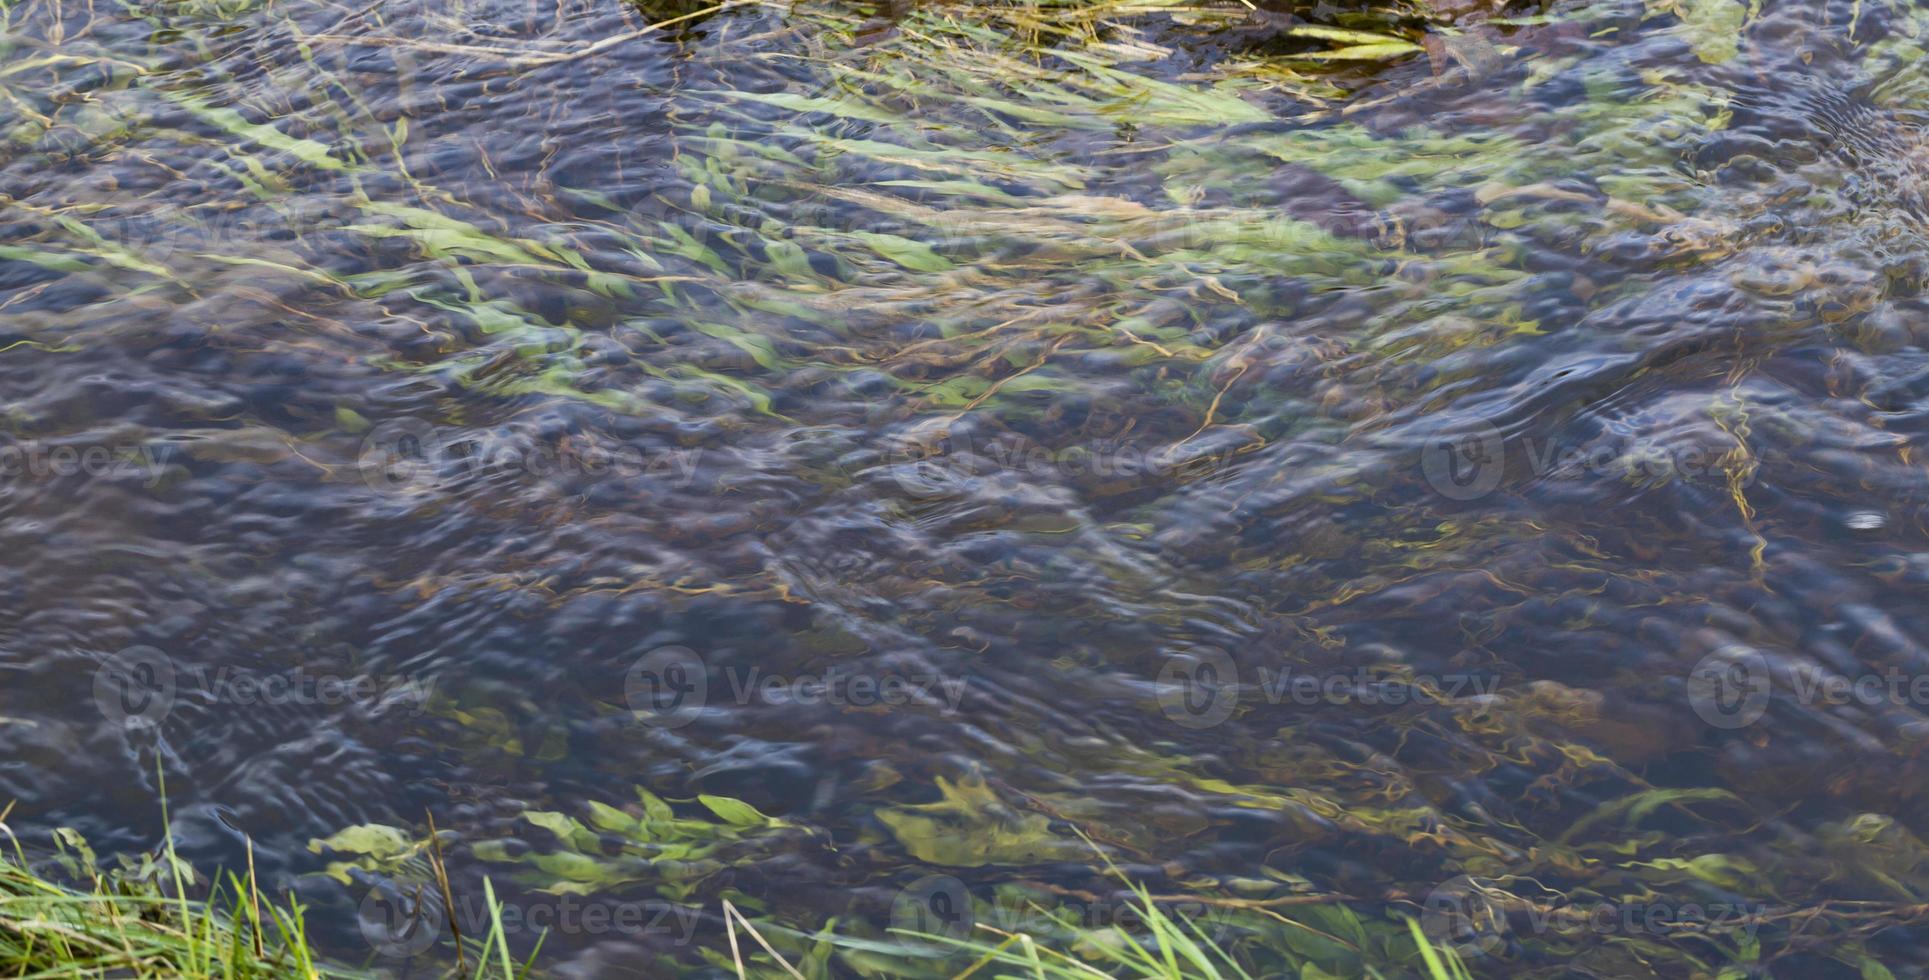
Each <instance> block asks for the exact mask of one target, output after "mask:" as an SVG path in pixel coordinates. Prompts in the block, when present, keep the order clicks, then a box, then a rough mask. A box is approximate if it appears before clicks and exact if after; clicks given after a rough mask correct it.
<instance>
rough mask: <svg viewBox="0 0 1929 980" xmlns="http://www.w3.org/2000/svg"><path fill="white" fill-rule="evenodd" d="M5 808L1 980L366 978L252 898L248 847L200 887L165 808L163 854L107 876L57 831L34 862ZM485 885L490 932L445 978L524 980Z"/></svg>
mask: <svg viewBox="0 0 1929 980" xmlns="http://www.w3.org/2000/svg"><path fill="white" fill-rule="evenodd" d="M12 810H13V804H11V803H9V804H8V805H7V806H6V808H5V809H4V810H0V833H3V834H5V835H6V838H7V841H8V843H9V844H11V845H12V853H11V854H7V853H5V852H3V851H0V975H5V976H9V977H16V978H54V980H61V978H78V977H103V976H112V977H134V978H141V980H162V978H167V980H172V978H193V980H215V978H220V980H250V978H257V977H278V978H279V977H299V978H304V980H351V978H361V977H366V976H369V975H370V974H368V973H366V972H364V971H360V970H356V969H351V968H346V967H343V966H340V965H337V964H333V963H329V962H327V961H325V960H324V959H322V958H321V957H319V956H318V955H317V953H316V952H315V950H314V948H313V946H312V944H311V943H310V942H309V938H308V926H307V921H306V919H305V916H304V910H303V907H302V905H301V904H300V902H298V901H296V900H295V898H294V896H293V895H289V896H287V898H286V900H285V901H278V900H276V899H274V898H273V897H272V896H264V895H262V893H261V889H260V887H259V885H258V883H257V881H256V878H255V873H254V867H253V857H254V855H253V851H252V849H250V851H249V867H248V869H247V874H246V876H245V877H243V876H242V875H238V874H233V873H230V874H228V875H227V880H226V881H225V882H224V881H222V880H221V878H220V877H219V876H216V877H215V878H213V879H212V880H211V881H209V882H208V883H207V886H206V888H205V890H203V889H202V888H201V887H200V886H199V885H198V877H197V875H196V873H195V871H194V869H193V868H191V867H189V866H188V864H187V863H186V862H184V861H182V860H181V859H180V858H179V857H178V856H176V854H175V852H174V843H173V834H172V832H171V829H168V828H169V824H168V822H167V816H166V814H167V807H166V804H165V802H163V804H162V808H161V812H162V826H163V828H164V829H166V830H167V832H166V833H164V837H165V839H166V841H167V843H166V844H165V845H164V846H163V848H162V850H161V853H160V854H158V855H154V854H144V855H142V856H141V857H140V858H138V859H127V858H123V859H122V860H121V862H120V863H121V866H120V867H118V868H111V869H103V868H101V867H100V865H99V863H98V862H97V861H96V859H95V857H94V853H93V850H92V849H91V848H89V847H88V846H87V843H86V841H85V840H84V839H82V838H81V836H80V835H79V834H77V833H74V832H73V831H71V830H65V829H63V830H61V831H58V832H56V834H55V838H54V839H55V843H56V846H57V847H58V849H59V851H58V854H57V855H56V856H55V857H54V858H53V860H52V861H51V862H43V863H42V864H41V865H40V866H38V867H37V866H36V865H35V864H34V863H33V862H30V861H29V860H28V858H27V854H26V851H25V849H24V848H22V847H21V845H20V841H19V839H18V838H16V837H15V836H14V834H13V831H12V829H11V828H9V827H8V826H7V823H6V818H7V816H8V815H9V814H10V813H11V812H12ZM49 863H50V864H52V865H53V867H47V864H49ZM43 868H44V869H45V870H42V869H43ZM83 882H84V883H85V884H81V883H83ZM484 890H485V893H486V894H485V904H486V906H487V908H488V910H489V913H490V924H491V928H490V931H489V933H488V934H487V935H485V936H483V937H480V939H475V938H468V939H465V940H463V941H462V942H461V944H460V945H462V946H463V947H465V950H464V952H465V953H466V954H467V955H462V956H458V958H457V960H456V962H455V963H453V964H451V966H450V969H449V970H448V972H447V973H446V974H445V975H446V976H449V977H474V978H476V980H484V978H502V980H518V978H522V977H526V976H528V975H529V974H530V961H525V962H523V963H521V964H517V963H515V962H514V961H513V960H512V959H511V957H510V953H509V944H508V942H507V941H506V939H505V930H504V928H503V924H502V905H501V903H500V902H498V901H497V900H496V896H495V893H494V891H493V889H492V888H490V887H489V886H488V883H487V882H484ZM538 948H540V945H539V947H538ZM533 959H534V954H533V953H532V954H531V957H530V960H532V961H533Z"/></svg>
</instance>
